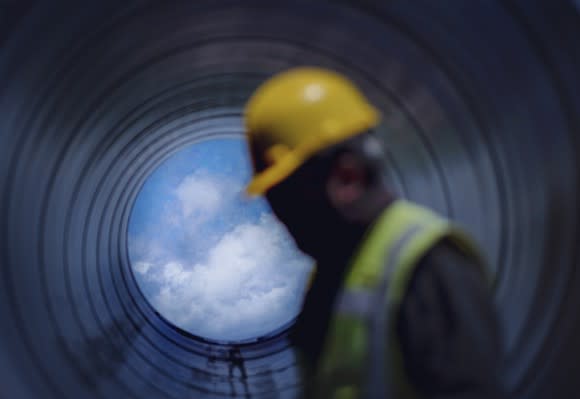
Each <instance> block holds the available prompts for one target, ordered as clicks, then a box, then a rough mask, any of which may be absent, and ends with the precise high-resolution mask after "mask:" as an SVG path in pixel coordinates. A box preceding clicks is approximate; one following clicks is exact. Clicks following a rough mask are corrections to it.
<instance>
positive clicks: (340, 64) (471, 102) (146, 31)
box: [0, 0, 580, 398]
mask: <svg viewBox="0 0 580 399" xmlns="http://www.w3.org/2000/svg"><path fill="white" fill-rule="evenodd" d="M574 4H575V3H574V2H571V1H570V2H564V1H560V2H545V1H540V0H538V1H529V0H517V1H502V2H500V1H469V2H466V1H452V2H446V3H445V5H442V4H439V3H437V4H435V3H434V2H431V1H428V0H417V1H414V2H394V1H393V2H379V1H376V2H374V1H354V0H353V1H336V2H326V1H319V2H312V1H306V0H304V1H289V2H284V3H280V2H267V1H233V0H232V1H228V0H225V1H224V0H222V1H215V0H214V1H207V2H206V1H195V2H188V1H179V2H177V1H175V2H152V1H151V2H150V1H136V0H135V1H124V2H117V1H98V2H73V1H71V2H53V1H45V2H30V1H29V2H24V3H22V2H6V1H5V2H0V21H3V22H2V27H1V28H0V115H1V117H0V187H1V191H0V193H1V196H0V212H1V213H0V271H1V273H2V274H1V277H0V280H1V281H0V284H1V288H0V319H1V320H3V323H2V329H1V330H0V331H1V332H0V376H1V377H0V378H1V380H0V381H1V383H2V384H1V385H2V395H1V396H2V397H4V396H6V397H14V398H40V397H42V398H49V397H55V398H127V397H134V398H148V397H151V398H165V397H167V398H201V397H211V398H218V397H226V396H228V397H232V396H234V397H252V398H272V397H282V398H286V397H288V398H290V397H295V396H299V395H300V392H301V388H300V387H301V380H300V373H299V370H298V369H297V366H296V362H295V358H294V355H293V351H292V348H291V346H290V345H289V343H288V341H287V339H286V331H281V332H278V333H276V334H273V335H272V336H269V337H264V338H263V339H262V340H260V341H257V342H251V343H247V344H244V345H242V346H241V348H240V351H241V357H242V359H243V361H242V362H240V361H233V362H232V361H231V356H230V349H231V348H230V347H229V346H227V345H220V344H216V343H211V342H206V341H203V340H200V339H198V338H195V337H191V336H188V335H186V334H184V333H182V332H180V331H178V330H176V329H175V328H174V327H172V326H171V325H170V324H169V323H167V322H166V321H165V320H164V319H163V318H162V317H161V316H160V315H158V314H157V313H156V312H155V310H154V309H153V308H152V307H151V306H150V305H149V304H148V302H147V301H146V300H145V298H144V297H143V296H142V294H141V292H140V291H139V289H138V287H137V285H136V282H135V280H134V278H133V274H132V272H131V266H130V264H129V261H128V256H127V246H126V232H127V223H128V217H129V214H130V211H131V207H132V204H133V202H134V200H135V196H136V194H137V193H138V191H139V188H140V186H141V185H142V183H143V181H144V179H146V178H147V176H148V174H149V173H150V172H151V171H152V170H153V169H154V168H155V167H156V166H157V165H159V164H160V163H161V162H162V161H163V160H165V159H166V158H167V157H168V156H170V155H171V154H172V153H174V152H175V151H177V150H179V149H180V148H182V147H183V146H185V145H188V144H191V143H193V142H195V141H197V140H199V139H201V138H207V137H217V136H222V135H240V134H241V123H240V115H241V107H242V105H243V102H244V100H245V99H246V98H247V96H248V95H249V93H250V92H251V91H252V89H253V88H254V87H255V86H256V85H257V84H258V83H259V82H260V81H261V80H262V79H263V78H265V77H267V76H269V75H271V74H272V73H274V72H276V71H279V70H282V69H284V68H287V67H290V66H293V65H302V64H309V65H321V66H326V67H330V68H333V69H336V70H339V71H342V72H344V73H346V74H348V75H349V76H350V77H351V78H352V79H354V80H355V81H356V82H357V83H358V84H359V85H360V86H362V88H363V89H364V90H365V92H366V93H368V95H369V96H370V98H371V99H372V100H373V102H374V103H376V104H377V105H378V106H379V107H380V108H381V109H382V110H383V111H384V114H385V117H384V121H383V122H384V123H383V125H382V127H381V129H380V132H379V134H380V135H381V137H382V138H383V139H384V142H385V144H386V146H387V148H388V152H389V156H390V165H389V169H388V171H387V173H388V176H389V178H390V179H391V181H392V183H393V186H394V187H395V189H396V190H397V192H398V193H399V194H401V195H403V196H405V197H407V198H410V199H412V200H415V201H417V202H420V203H423V204H426V205H429V206H431V207H433V208H434V209H436V210H437V211H440V212H442V213H444V214H447V215H449V216H450V217H452V218H454V219H456V220H458V221H459V222H461V223H462V224H464V225H465V226H466V227H467V228H468V229H469V230H470V231H471V232H472V234H473V235H474V236H475V237H476V239H477V240H478V242H479V243H480V245H481V246H482V247H483V249H484V250H485V251H486V254H487V257H488V259H489V264H490V270H491V271H492V272H493V273H494V275H495V298H496V302H497V305H498V308H499V309H500V314H501V319H502V326H503V332H504V343H505V349H506V353H507V357H506V362H505V365H504V366H505V371H504V372H503V373H502V374H503V376H504V381H505V385H506V387H507V388H508V389H509V391H510V392H511V394H512V395H513V397H517V398H545V397H559V396H563V397H570V394H569V393H570V392H577V391H578V389H579V388H580V386H579V383H578V379H577V378H573V372H572V371H571V370H573V369H574V368H575V367H574V365H575V364H576V359H577V358H578V355H579V351H578V349H579V345H580V334H578V332H579V326H580V323H579V320H578V311H577V304H579V303H580V290H579V289H578V288H577V287H580V281H579V279H580V276H579V275H578V273H576V269H577V266H578V259H577V255H578V245H577V243H578V227H579V226H578V222H579V214H578V199H579V198H578V194H579V191H578V190H579V187H580V185H579V183H580V180H579V172H580V168H579V149H580V141H579V133H580V119H579V115H580V78H579V77H578V70H580V51H579V50H578V45H577V38H578V37H580V17H579V16H578V11H577V9H576V8H575V6H574ZM244 373H245V374H246V375H247V378H244V377H243V374H244Z"/></svg>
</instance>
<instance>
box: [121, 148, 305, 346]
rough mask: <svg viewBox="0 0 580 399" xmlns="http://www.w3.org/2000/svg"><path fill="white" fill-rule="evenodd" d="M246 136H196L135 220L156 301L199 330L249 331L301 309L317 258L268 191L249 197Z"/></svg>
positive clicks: (153, 179)
mask: <svg viewBox="0 0 580 399" xmlns="http://www.w3.org/2000/svg"><path fill="white" fill-rule="evenodd" d="M250 171H251V169H250V163H249V159H248V156H247V150H246V147H245V142H244V141H243V140H241V139H235V138H229V139H218V140H210V141H204V142H200V143H197V144H194V145H192V146H190V147H188V148H185V149H183V150H181V151H180V152H178V153H176V154H175V155H173V156H172V157H171V158H169V159H168V160H167V161H165V162H164V163H163V164H162V165H160V166H159V167H158V168H157V169H156V170H155V171H154V172H153V174H152V175H151V176H150V177H149V178H148V180H147V181H146V182H145V184H144V186H143V188H142V190H141V192H140V193H139V196H138V197H137V200H136V203H135V205H134V208H133V211H132V214H131V219H130V223H129V255H130V258H131V262H132V266H133V270H134V274H135V277H136V279H137V281H138V283H139V285H140V287H141V289H142V290H143V292H144V294H145V295H146V296H147V297H148V299H149V300H150V302H151V303H152V305H153V306H154V307H155V308H156V309H157V310H158V311H159V312H160V313H161V314H162V315H164V316H165V317H166V318H167V319H168V320H169V321H171V322H173V323H174V324H176V325H177V326H178V327H180V328H182V329H184V330H187V331H189V332H191V333H193V334H196V335H200V336H204V337H206V338H212V339H219V340H243V339H248V338H253V337H256V336H260V335H263V334H267V333H269V332H271V331H272V330H274V329H276V328H277V327H279V326H281V325H283V324H285V323H286V322H288V321H290V320H291V319H292V318H293V317H295V316H296V314H297V313H298V311H299V308H300V304H301V301H302V296H303V293H304V285H305V281H306V280H307V278H308V274H309V272H310V269H311V264H312V261H311V260H310V259H309V258H308V257H306V256H305V255H303V254H302V253H300V252H299V251H298V250H297V249H296V247H295V245H294V242H293V240H292V238H291V237H290V235H289V234H288V232H287V231H286V229H285V228H284V227H283V225H281V224H280V223H279V222H278V221H277V220H276V219H275V217H274V216H273V215H272V212H271V210H270V208H269V206H268V204H267V202H266V201H265V200H264V199H263V198H257V199H249V198H247V197H246V196H244V194H243V192H242V191H243V188H244V186H245V184H246V183H247V181H248V180H249V179H250Z"/></svg>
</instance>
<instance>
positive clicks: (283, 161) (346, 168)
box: [245, 68, 384, 256]
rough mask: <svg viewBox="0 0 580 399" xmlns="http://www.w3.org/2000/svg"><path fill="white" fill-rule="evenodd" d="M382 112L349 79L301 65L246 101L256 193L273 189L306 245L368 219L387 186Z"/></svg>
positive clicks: (278, 208)
mask: <svg viewBox="0 0 580 399" xmlns="http://www.w3.org/2000/svg"><path fill="white" fill-rule="evenodd" d="M378 121H379V113H378V112H377V110H376V109H375V108H374V107H373V106H372V105H370V104H369V103H368V101H367V100H366V99H365V98H364V96H363V95H362V94H361V93H360V92H359V91H358V89H357V88H356V87H355V86H354V85H353V84H352V83H351V82H350V81H348V80H347V79H346V78H344V77H342V76H341V75H338V74H336V73H334V72H331V71H327V70H323V69H318V68H297V69H293V70H290V71H287V72H284V73H281V74H279V75H276V76H274V77H273V78H271V79H270V80H268V81H266V82H265V83H264V84H263V85H262V86H260V87H259V88H258V89H257V90H256V92H255V93H254V95H253V96H252V98H251V99H250V100H249V102H248V104H247V107H246V121H245V122H246V133H247V137H248V142H249V146H250V151H251V155H252V160H253V164H254V172H255V173H254V178H253V180H252V181H251V182H250V184H249V186H248V189H247V191H248V193H249V194H251V195H261V194H264V195H266V197H267V199H268V201H269V202H270V205H271V207H272V209H273V211H274V213H276V215H277V216H278V218H279V219H280V220H281V221H282V222H284V223H285V224H286V226H287V227H288V229H289V231H290V232H291V233H292V235H293V236H294V238H295V239H296V242H297V244H298V245H299V246H300V248H301V249H302V250H304V251H305V252H307V253H309V254H311V255H314V256H315V255H316V254H315V251H316V247H317V245H316V242H320V240H324V239H325V237H324V236H321V235H322V234H329V233H334V234H340V231H336V230H333V229H336V228H337V227H338V226H341V225H347V224H349V223H356V222H357V221H361V222H363V221H364V220H366V219H367V218H368V215H366V214H365V212H367V210H368V209H370V208H372V207H370V206H369V205H370V204H371V202H372V200H373V198H375V197H376V195H375V194H376V188H377V187H379V186H380V182H381V181H382V179H381V176H382V175H381V173H382V170H383V162H384V154H383V151H382V148H381V145H380V142H379V140H378V139H377V138H376V137H375V136H374V135H373V134H372V129H373V128H374V127H375V126H376V125H377V124H378Z"/></svg>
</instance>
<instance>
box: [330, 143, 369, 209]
mask: <svg viewBox="0 0 580 399" xmlns="http://www.w3.org/2000/svg"><path fill="white" fill-rule="evenodd" d="M366 185H367V170H366V168H365V165H364V164H363V163H362V162H361V160H360V159H359V158H358V157H357V156H356V155H355V154H353V153H349V152H345V153H342V154H340V155H338V156H337V157H336V159H335V160H334V162H333V165H332V168H331V171H330V175H329V177H328V180H327V183H326V192H327V195H328V198H329V200H330V202H331V203H332V205H333V206H334V207H335V208H337V209H338V210H342V211H346V210H348V209H349V208H350V207H352V206H353V205H354V204H355V203H356V202H357V201H358V200H359V199H360V198H361V197H362V196H363V194H364V192H365V190H366Z"/></svg>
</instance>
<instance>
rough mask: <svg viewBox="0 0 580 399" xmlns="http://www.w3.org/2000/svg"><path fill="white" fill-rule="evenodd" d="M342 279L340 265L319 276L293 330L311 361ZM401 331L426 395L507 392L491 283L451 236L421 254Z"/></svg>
mask: <svg viewBox="0 0 580 399" xmlns="http://www.w3.org/2000/svg"><path fill="white" fill-rule="evenodd" d="M319 267H323V266H322V265H319ZM333 279H334V281H332V280H333ZM341 283H342V276H341V275H340V273H336V274H334V275H328V276H325V278H324V279H322V278H317V279H316V280H315V282H314V284H313V285H312V287H311V289H310V291H309V292H308V294H307V296H306V299H305V303H304V306H303V311H302V313H301V315H300V316H299V319H298V321H297V324H296V326H295V329H294V331H293V333H292V334H291V339H292V340H293V342H294V344H295V345H296V346H297V348H298V349H299V350H300V351H301V353H302V354H303V355H304V357H305V358H306V359H307V361H308V362H309V363H310V365H311V367H314V365H315V364H316V361H317V359H318V357H319V356H320V352H321V350H322V345H323V342H324V338H325V336H326V332H327V328H328V325H329V321H330V317H331V315H332V307H333V303H334V298H335V297H336V295H337V292H338V290H339V289H340V288H341ZM397 333H398V336H399V338H400V343H401V349H402V352H403V356H404V359H405V371H406V373H407V375H408V377H409V379H410V381H411V383H412V384H413V386H414V388H415V390H416V391H417V392H418V393H420V394H421V395H422V396H424V397H426V398H474V399H478V398H497V397H502V395H501V394H500V392H501V389H500V386H501V384H500V381H499V375H500V372H499V368H500V364H501V362H502V348H501V340H500V330H499V324H498V317H497V315H496V310H495V308H494V304H493V300H492V295H491V291H490V288H489V284H488V283H487V282H486V281H484V280H483V279H482V277H481V273H480V272H479V271H478V269H477V268H476V267H475V265H474V264H473V261H471V260H470V259H469V258H467V257H466V256H464V255H463V254H462V253H461V252H459V251H458V250H456V249H455V248H454V247H452V246H451V245H449V244H447V243H446V242H445V241H443V242H442V243H440V244H437V245H436V246H435V247H434V248H433V249H431V250H430V251H429V252H428V253H427V255H426V256H425V257H424V258H423V259H422V260H421V261H420V263H419V265H418V267H417V269H416V271H415V273H414V275H413V277H412V280H411V283H410V286H409V290H408V291H407V293H406V295H405V299H404V301H403V303H402V307H401V313H400V316H399V320H398V321H397Z"/></svg>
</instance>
